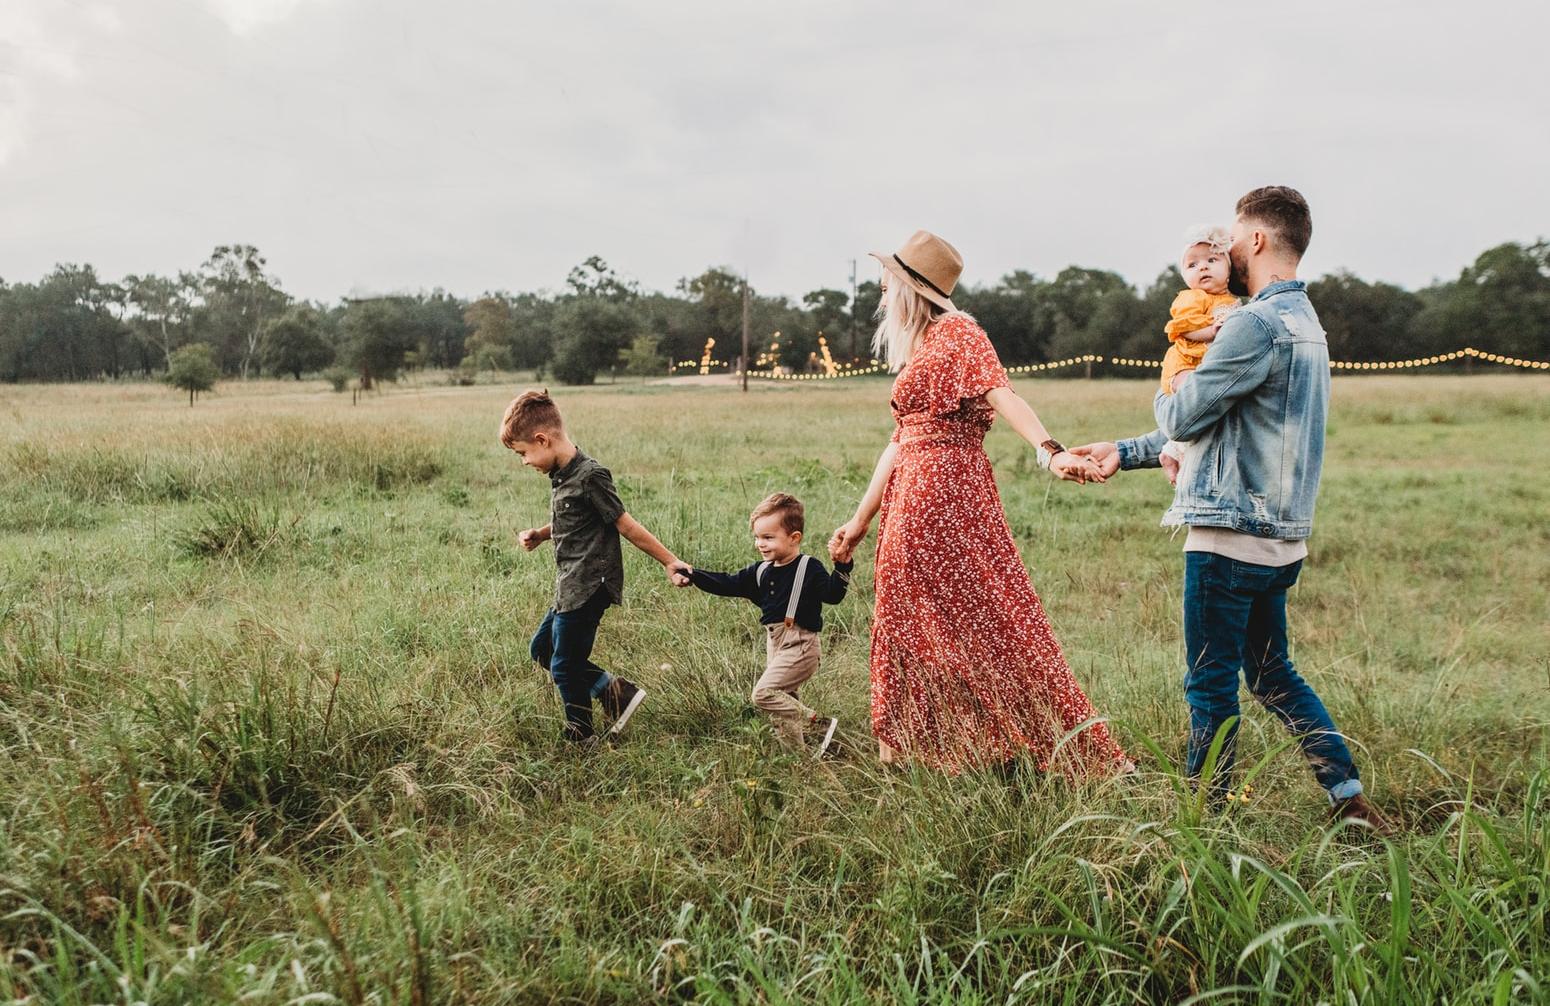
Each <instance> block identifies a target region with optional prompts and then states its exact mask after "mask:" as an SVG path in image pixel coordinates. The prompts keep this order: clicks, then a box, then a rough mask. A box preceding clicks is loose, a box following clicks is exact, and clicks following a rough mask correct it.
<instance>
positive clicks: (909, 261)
mask: <svg viewBox="0 0 1550 1006" xmlns="http://www.w3.org/2000/svg"><path fill="white" fill-rule="evenodd" d="M870 254H871V256H872V257H873V258H875V259H877V261H879V262H881V263H882V264H883V268H884V269H887V270H888V271H889V272H891V273H893V274H894V275H895V276H897V277H898V278H899V280H900V282H902V283H904V284H906V285H907V286H909V288H910V289H911V290H914V291H915V292H916V293H918V294H920V295H921V296H922V297H924V298H926V299H927V300H929V301H930V302H931V303H933V304H935V305H936V306H938V307H940V308H944V309H946V310H948V311H956V310H958V308H957V307H955V306H954V305H953V300H952V294H953V287H955V286H957V285H958V277H959V276H960V275H962V273H963V256H962V255H959V254H958V249H956V248H954V247H953V246H952V245H950V244H948V243H947V242H946V241H943V240H942V239H941V238H939V237H937V236H936V235H935V234H932V233H931V232H930V231H916V232H915V233H914V234H911V235H910V239H909V240H908V241H906V242H904V246H903V247H902V248H900V249H899V250H898V251H896V252H894V253H893V254H891V255H890V254H888V253H887V252H871V253H870Z"/></svg>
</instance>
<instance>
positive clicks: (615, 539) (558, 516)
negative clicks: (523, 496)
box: [549, 450, 624, 611]
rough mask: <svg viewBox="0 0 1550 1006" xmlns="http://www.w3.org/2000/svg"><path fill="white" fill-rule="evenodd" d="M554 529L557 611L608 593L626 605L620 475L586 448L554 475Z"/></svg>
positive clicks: (551, 522) (551, 518)
mask: <svg viewBox="0 0 1550 1006" xmlns="http://www.w3.org/2000/svg"><path fill="white" fill-rule="evenodd" d="M549 484H550V486H551V489H552V496H551V499H550V513H549V531H550V536H551V538H552V539H553V541H554V564H555V571H556V576H555V583H554V610H555V611H574V610H576V609H577V608H579V607H581V606H582V605H584V604H586V603H587V602H588V601H589V600H591V599H592V595H593V594H596V593H597V591H598V589H599V588H603V589H606V590H607V591H608V596H609V597H610V598H611V599H612V601H613V603H614V604H620V603H622V602H623V601H624V556H623V554H622V551H621V549H620V547H619V530H618V528H616V527H615V526H614V524H615V522H617V521H618V520H619V518H620V517H622V516H624V503H623V502H622V501H621V500H620V499H619V492H618V490H616V489H615V488H614V477H613V475H612V474H611V473H610V472H609V471H608V469H607V468H604V467H603V466H602V465H600V464H598V463H597V462H596V461H593V460H592V459H591V458H589V457H587V456H586V455H585V454H583V453H582V452H581V451H580V450H577V451H576V456H575V457H573V458H571V459H570V462H569V463H568V464H566V465H564V466H562V467H560V468H556V469H555V470H553V471H551V472H550V473H549Z"/></svg>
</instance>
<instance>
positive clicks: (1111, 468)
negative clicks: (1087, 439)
mask: <svg viewBox="0 0 1550 1006" xmlns="http://www.w3.org/2000/svg"><path fill="white" fill-rule="evenodd" d="M1071 453H1072V454H1075V455H1076V456H1077V457H1079V458H1090V459H1091V460H1092V462H1093V463H1094V464H1095V465H1097V466H1098V471H1099V472H1100V473H1102V475H1103V477H1104V478H1105V479H1108V478H1111V477H1113V475H1114V473H1115V472H1117V471H1119V448H1118V447H1116V446H1115V445H1114V444H1113V443H1112V442H1111V441H1108V440H1103V441H1099V442H1098V443H1096V444H1083V445H1082V446H1081V447H1073V448H1071Z"/></svg>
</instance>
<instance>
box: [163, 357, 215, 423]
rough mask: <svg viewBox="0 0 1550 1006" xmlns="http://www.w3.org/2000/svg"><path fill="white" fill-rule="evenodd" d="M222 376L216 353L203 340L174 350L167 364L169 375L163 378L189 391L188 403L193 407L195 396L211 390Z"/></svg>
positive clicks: (174, 385) (175, 386) (176, 386)
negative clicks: (216, 360)
mask: <svg viewBox="0 0 1550 1006" xmlns="http://www.w3.org/2000/svg"><path fill="white" fill-rule="evenodd" d="M220 376H221V369H220V368H219V367H217V366H216V365H215V354H214V353H212V352H211V351H210V347H209V346H207V345H205V344H204V343H202V342H196V343H194V344H193V345H189V346H184V347H183V348H181V349H176V350H173V353H172V359H171V361H169V363H168V364H167V375H166V377H164V378H163V380H165V381H166V382H167V383H168V384H170V385H172V386H173V387H174V388H178V389H180V390H183V391H186V392H188V404H189V406H190V407H191V408H192V407H193V404H194V398H195V397H196V396H197V395H198V394H199V393H200V392H201V391H209V390H210V389H211V388H214V387H215V381H216V379H217V378H218V377H220Z"/></svg>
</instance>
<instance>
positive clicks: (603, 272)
mask: <svg viewBox="0 0 1550 1006" xmlns="http://www.w3.org/2000/svg"><path fill="white" fill-rule="evenodd" d="M565 285H566V286H568V287H570V290H571V293H573V294H575V295H576V296H578V297H593V298H597V299H600V300H608V301H613V302H615V303H623V302H624V301H628V300H633V299H634V298H635V297H637V296H639V294H640V290H639V289H638V288H637V287H636V286H635V284H633V283H631V282H629V281H628V280H624V279H621V278H619V276H617V275H616V274H615V273H614V271H613V270H612V269H611V268H609V266H608V263H607V262H604V261H603V260H602V258H601V257H599V256H597V255H593V256H592V257H590V258H588V259H587V260H586V261H585V262H583V263H581V264H580V265H578V266H577V267H576V268H574V269H572V270H571V271H570V275H568V276H566V277H565Z"/></svg>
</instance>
